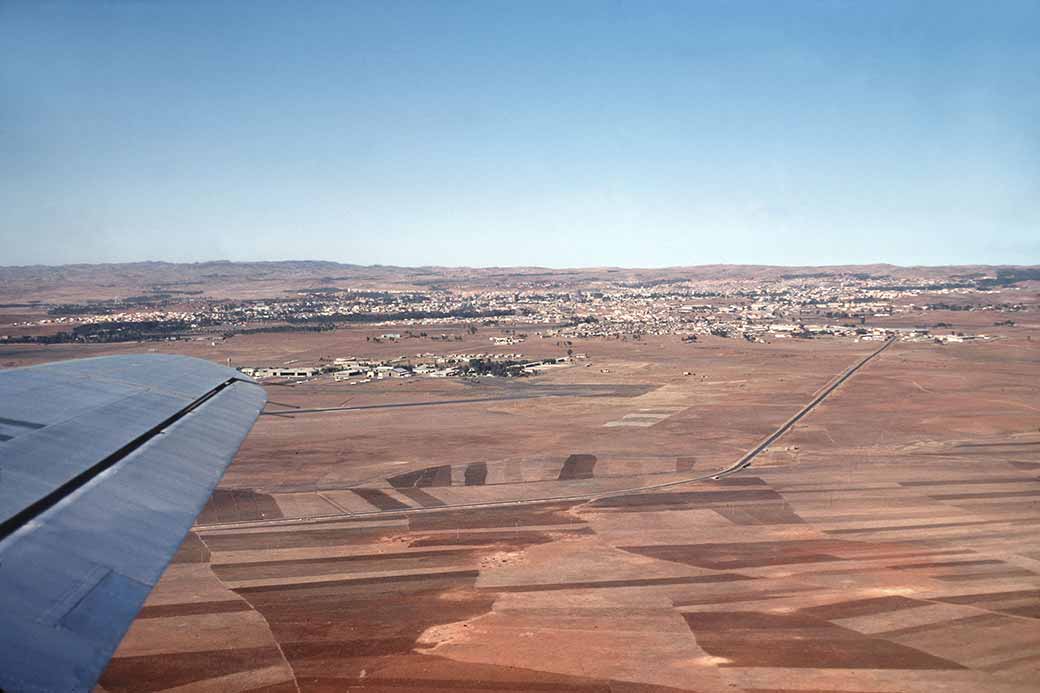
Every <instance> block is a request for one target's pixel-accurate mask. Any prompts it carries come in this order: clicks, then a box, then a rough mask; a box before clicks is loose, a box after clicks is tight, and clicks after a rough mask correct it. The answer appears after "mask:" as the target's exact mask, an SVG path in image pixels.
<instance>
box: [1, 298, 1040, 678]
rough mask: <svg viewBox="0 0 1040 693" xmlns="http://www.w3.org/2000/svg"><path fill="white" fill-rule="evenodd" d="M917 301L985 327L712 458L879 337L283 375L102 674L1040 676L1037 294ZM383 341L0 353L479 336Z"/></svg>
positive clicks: (315, 355) (656, 345)
mask: <svg viewBox="0 0 1040 693" xmlns="http://www.w3.org/2000/svg"><path fill="white" fill-rule="evenodd" d="M1034 293H1035V291H1034ZM930 319H932V320H940V319H943V320H948V321H949V322H950V323H953V324H955V325H956V327H957V328H962V329H965V328H970V327H972V326H974V327H975V328H977V329H981V328H983V327H985V329H986V331H987V332H989V333H992V334H997V335H998V336H1000V337H1002V338H1001V339H998V340H995V341H991V342H985V343H981V342H980V343H965V344H956V345H947V346H940V345H935V344H928V343H917V344H908V343H896V344H894V345H892V346H891V347H890V348H889V349H887V350H886V351H884V352H883V353H881V354H880V355H879V356H877V357H876V358H875V359H874V360H872V361H870V362H869V363H868V364H867V365H866V366H864V367H863V368H862V369H861V370H860V371H858V372H857V373H856V374H855V375H854V376H853V377H852V378H850V379H849V380H848V381H847V382H845V383H844V384H842V385H841V386H840V387H838V388H837V389H836V390H835V391H834V392H833V393H832V394H831V395H830V396H829V397H828V398H827V399H826V400H825V401H824V402H823V403H822V404H820V405H819V406H817V407H816V408H814V409H813V410H812V411H811V412H810V413H809V414H808V415H806V416H805V417H804V418H803V419H801V420H800V421H799V422H798V423H797V424H796V425H795V426H794V427H793V428H792V429H791V430H790V431H788V432H787V433H786V434H785V435H784V436H783V437H781V438H780V439H779V440H778V441H776V442H775V443H773V444H772V445H771V446H770V447H769V449H768V450H766V451H765V452H763V453H762V454H761V455H759V456H757V457H756V458H755V459H754V460H753V464H752V466H751V467H750V468H749V469H746V470H744V471H741V472H740V473H736V474H731V475H728V476H725V477H724V478H721V479H718V480H713V479H711V478H710V477H711V476H712V475H714V474H716V473H718V472H719V471H720V470H723V469H725V468H727V467H729V466H730V465H732V464H733V463H735V462H736V461H737V460H738V459H739V458H740V457H741V456H742V455H743V454H744V453H745V452H746V451H748V450H749V449H751V448H753V447H754V446H755V445H756V444H757V443H758V442H759V441H761V440H762V439H763V438H765V437H766V436H767V435H769V434H770V433H772V432H773V431H775V430H776V429H777V428H778V427H779V426H780V425H781V424H783V423H784V422H785V421H786V420H787V419H788V418H789V417H790V416H791V415H793V414H795V413H796V412H797V411H798V410H799V409H800V408H801V407H803V406H804V405H805V404H806V403H808V402H809V401H810V400H811V399H812V398H813V396H814V394H815V393H817V392H818V391H819V390H820V389H821V388H823V387H824V386H825V385H827V384H828V382H830V381H831V379H832V378H834V377H835V376H836V375H838V374H839V373H841V372H842V371H843V370H844V369H846V368H847V367H849V366H851V365H852V364H854V363H856V362H857V361H859V360H860V359H862V358H863V357H864V356H866V355H867V354H869V353H871V352H872V351H874V350H876V349H877V348H878V346H879V344H877V343H872V342H855V341H851V340H838V339H816V340H784V341H777V342H774V343H772V344H753V343H747V342H744V341H742V340H733V339H720V338H710V337H709V338H704V339H702V340H700V341H699V342H697V343H695V344H684V343H683V342H682V341H681V340H680V339H679V338H677V337H674V336H668V337H652V338H644V339H642V340H639V341H620V340H588V341H586V342H576V343H575V344H574V349H575V351H583V352H588V353H589V356H590V358H589V360H588V361H587V363H588V367H585V363H584V362H580V361H579V362H576V363H575V364H573V365H568V366H564V367H559V368H556V369H554V370H551V371H549V372H548V373H546V374H545V375H540V376H537V377H532V378H524V379H510V380H505V379H482V380H480V381H478V382H463V381H462V380H459V379H439V380H438V379H421V378H411V379H405V380H386V381H379V382H372V383H368V384H364V385H355V386H352V385H347V384H344V383H335V382H333V381H332V379H331V377H329V376H324V377H322V378H319V379H317V380H314V381H310V382H306V383H301V384H296V385H285V384H283V385H274V384H272V385H271V386H269V387H268V392H269V396H270V399H271V400H272V404H271V405H270V406H269V407H268V410H267V411H268V412H269V414H270V415H265V416H263V417H261V419H260V420H259V421H258V423H257V425H256V427H255V428H254V430H253V432H252V433H251V435H250V436H249V438H248V439H247V441H246V443H245V445H244V446H243V448H242V449H241V451H240V453H239V455H238V457H237V459H236V461H235V462H234V463H233V465H232V466H231V468H230V469H229V471H228V473H227V475H226V477H225V478H224V480H223V482H222V484H221V487H220V489H218V491H217V492H216V493H215V495H214V496H213V498H212V500H211V501H210V503H209V505H208V506H207V508H206V509H205V511H204V512H203V514H202V515H201V516H200V517H199V520H198V523H197V525H196V528H195V529H194V531H193V532H192V533H191V534H190V535H189V536H188V538H187V540H186V541H185V543H184V545H183V547H182V549H181V551H180V552H179V554H178V555H177V557H176V559H175V561H174V563H173V564H172V565H171V566H170V568H169V569H168V570H167V572H166V575H165V577H164V578H163V581H162V583H161V584H160V586H159V587H158V588H157V589H156V591H155V592H154V593H153V594H152V596H151V598H150V599H149V601H148V603H147V605H146V607H145V608H144V610H143V611H142V612H141V614H140V615H139V617H138V619H137V621H136V622H135V623H134V625H133V627H132V628H131V630H130V633H129V634H128V636H127V638H126V639H125V640H124V642H123V644H122V646H121V648H120V650H119V652H118V653H117V655H116V657H115V658H114V659H113V660H112V662H111V664H110V666H109V668H108V671H107V672H106V674H105V675H104V677H103V679H102V682H101V685H102V688H103V689H104V690H106V691H111V692H113V693H114V692H116V691H146V690H165V689H172V690H183V691H192V690H197V691H209V690H212V691H218V690H219V691H267V692H269V693H274V692H276V691H285V692H286V693H289V692H292V691H344V690H366V691H386V692H390V691H405V690H414V691H460V690H463V691H575V692H581V693H585V692H589V693H591V692H593V691H595V692H603V693H608V692H612V693H622V692H626V693H627V692H631V693H635V692H640V693H644V692H645V693H648V692H651V691H654V692H656V691H661V692H664V691H680V690H681V691H746V692H748V693H766V692H767V691H802V692H808V691H816V692H817V693H822V692H823V691H843V692H845V693H853V692H860V693H862V692H871V693H896V692H901V691H927V692H928V693H932V692H933V691H935V690H942V691H949V692H953V693H976V692H978V691H994V692H1003V691H1007V692H1011V691H1018V692H1026V691H1035V690H1037V681H1038V680H1040V539H1038V537H1040V505H1038V501H1040V348H1038V347H1040V329H1037V328H1038V327H1040V315H1038V314H1037V312H1036V311H1032V312H1028V313H1023V314H1019V315H1018V316H1017V318H1016V319H1017V321H1018V323H1019V325H1018V326H1017V327H1015V328H1007V329H1002V328H994V327H992V322H993V320H992V319H991V317H990V316H984V315H983V316H981V317H980V314H979V313H970V314H969V313H956V314H955V313H950V314H946V315H939V314H936V315H933V316H931V318H930ZM973 321H975V322H976V323H977V324H974V325H973ZM877 324H884V320H883V319H882V320H879V321H877ZM987 325H988V326H987ZM452 329H453V330H454V331H452V330H449V331H450V332H451V333H452V334H453V335H454V334H456V333H457V334H464V333H463V331H462V330H461V329H458V328H452ZM380 331H383V330H382V328H375V327H373V328H351V329H343V330H337V331H336V332H335V333H331V334H300V335H295V334H292V335H285V334H281V335H250V336H238V337H235V338H234V339H231V340H227V341H226V342H223V343H221V344H219V345H218V346H211V345H210V343H209V342H171V343H160V344H127V345H121V344H108V345H55V346H52V347H40V346H28V345H25V346H7V347H0V364H3V365H4V366H8V367H9V366H15V365H25V364H29V363H35V362H42V361H48V360H54V359H59V358H72V357H77V356H86V355H94V354H100V353H123V352H127V351H147V350H160V351H172V352H176V353H184V354H190V355H195V356H201V357H203V358H209V359H212V360H216V361H221V362H223V361H224V360H225V359H226V358H228V357H230V358H231V359H232V361H233V363H236V364H251V363H282V362H284V361H287V360H291V359H300V361H301V362H314V361H316V360H317V359H319V358H321V357H323V356H325V357H336V356H347V355H364V356H372V357H391V356H396V355H398V354H400V353H409V352H412V353H414V352H415V351H438V350H439V351H444V352H448V351H460V350H469V351H489V350H490V347H489V346H488V341H487V334H489V333H490V332H489V331H485V330H482V331H481V332H479V333H478V334H476V335H469V334H465V337H464V340H463V341H461V342H454V341H452V342H446V343H443V344H440V345H434V344H430V343H423V344H421V345H418V344H417V343H414V344H413V343H408V342H404V343H398V344H393V343H390V344H387V343H384V344H373V343H370V342H367V341H366V339H365V338H366V336H372V335H374V334H378V333H379V332H380ZM514 348H515V347H505V348H503V349H502V350H505V351H509V350H512V349H514ZM523 351H524V352H525V354H529V355H530V356H532V357H538V356H556V355H559V352H560V350H559V348H558V347H556V346H555V345H554V344H553V343H552V341H551V340H529V341H528V342H527V343H525V344H524V345H523ZM604 371H606V372H604ZM684 372H690V373H691V374H690V375H683V373H684ZM400 405H408V406H400ZM307 409H334V411H324V412H305V411H303V410H307ZM683 481H686V483H678V484H672V482H683ZM663 484H672V485H667V486H663V487H661V488H657V489H649V490H645V491H643V492H641V493H626V494H620V495H611V492H616V491H619V490H623V489H636V488H644V487H649V486H658V485H663Z"/></svg>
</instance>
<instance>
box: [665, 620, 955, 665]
mask: <svg viewBox="0 0 1040 693" xmlns="http://www.w3.org/2000/svg"><path fill="white" fill-rule="evenodd" d="M683 617H684V618H685V619H686V623H687V625H688V626H689V627H690V630H691V631H693V633H694V635H695V636H696V637H697V644H698V645H700V646H701V647H702V648H703V649H704V651H705V652H707V653H708V654H710V655H713V656H716V657H724V658H726V659H727V660H728V661H727V662H725V663H723V664H721V666H723V667H791V668H811V669H816V668H821V669H828V668H837V669H962V668H963V667H962V666H961V665H959V664H956V663H954V662H950V661H948V660H945V659H941V658H939V657H935V656H933V655H930V654H927V653H925V652H921V651H920V650H915V649H913V648H911V647H907V646H905V645H900V644H898V643H894V642H890V641H888V640H882V639H878V638H870V637H867V636H864V635H862V634H860V633H857V632H856V631H853V630H850V629H847V628H842V627H840V626H836V625H834V624H832V623H830V622H829V621H826V620H823V619H820V618H814V617H812V616H809V615H807V614H805V613H792V614H774V613H762V612H748V611H744V612H740V611H737V612H732V611H731V612H706V613H699V612H694V613H684V614H683Z"/></svg>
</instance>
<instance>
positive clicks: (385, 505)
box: [350, 488, 410, 510]
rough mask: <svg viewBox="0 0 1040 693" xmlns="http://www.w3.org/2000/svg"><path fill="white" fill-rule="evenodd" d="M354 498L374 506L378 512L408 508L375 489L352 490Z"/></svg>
mask: <svg viewBox="0 0 1040 693" xmlns="http://www.w3.org/2000/svg"><path fill="white" fill-rule="evenodd" d="M350 491H352V492H353V493H354V494H355V495H356V496H358V497H360V498H361V499H362V500H364V501H365V502H366V503H370V504H371V505H374V506H376V507H377V508H379V509H380V510H409V509H410V507H409V506H408V505H407V504H405V503H402V502H401V501H399V500H397V499H396V498H392V497H390V496H389V495H387V494H386V493H385V492H384V491H380V490H379V489H377V488H352V489H350Z"/></svg>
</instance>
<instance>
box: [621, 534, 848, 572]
mask: <svg viewBox="0 0 1040 693" xmlns="http://www.w3.org/2000/svg"><path fill="white" fill-rule="evenodd" d="M850 544H851V545H852V546H851V547H850ZM619 548H620V549H622V550H624V551H629V552H631V553H635V554H639V555H640V556H649V557H650V558H657V559H659V560H662V561H671V562H673V563H683V564H685V565H692V566H696V567H698V568H709V569H711V570H733V569H740V568H761V567H764V566H771V565H789V564H795V563H825V562H829V561H840V560H843V559H842V558H841V557H840V556H837V555H834V553H833V552H834V551H840V550H843V549H849V548H853V549H855V550H861V549H862V547H861V546H860V545H855V544H854V543H853V542H842V541H835V540H827V539H806V540H798V541H770V542H741V543H733V544H672V545H659V546H621V547H619Z"/></svg>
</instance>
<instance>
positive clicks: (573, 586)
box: [481, 573, 754, 592]
mask: <svg viewBox="0 0 1040 693" xmlns="http://www.w3.org/2000/svg"><path fill="white" fill-rule="evenodd" d="M753 579H754V578H751V577H748V576H747V575H740V574H739V573H715V574H713V575H689V576H679V577H663V578H632V579H629V580H598V581H588V582H555V583H549V584H538V585H505V586H498V587H487V588H481V589H485V590H487V591H489V592H556V591H559V590H588V589H610V588H615V587H658V586H662V585H698V584H707V583H713V582H736V581H738V580H753Z"/></svg>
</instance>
